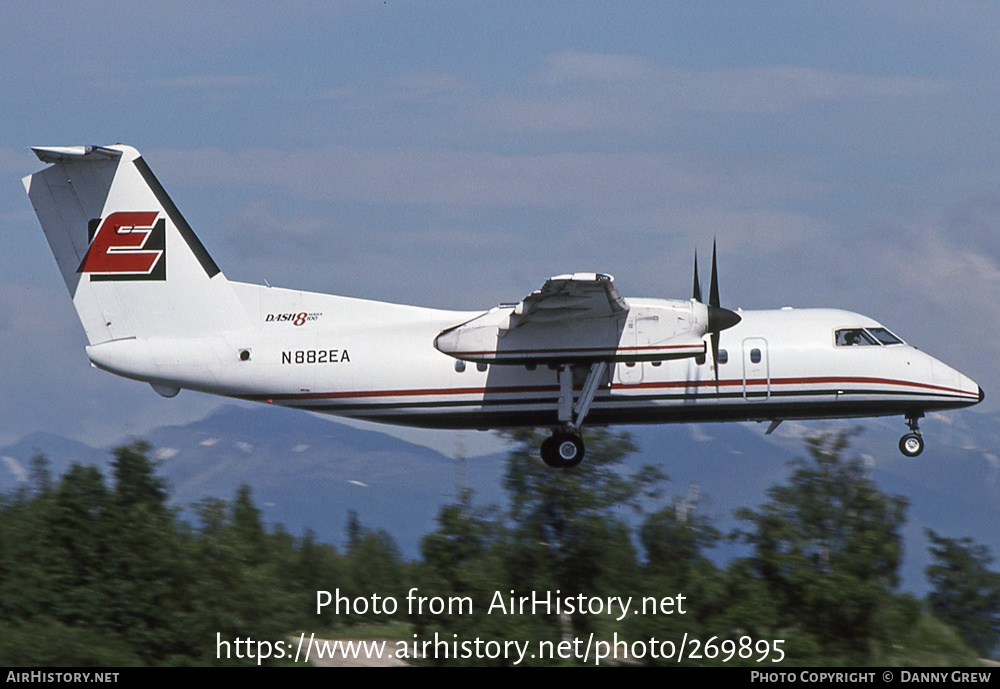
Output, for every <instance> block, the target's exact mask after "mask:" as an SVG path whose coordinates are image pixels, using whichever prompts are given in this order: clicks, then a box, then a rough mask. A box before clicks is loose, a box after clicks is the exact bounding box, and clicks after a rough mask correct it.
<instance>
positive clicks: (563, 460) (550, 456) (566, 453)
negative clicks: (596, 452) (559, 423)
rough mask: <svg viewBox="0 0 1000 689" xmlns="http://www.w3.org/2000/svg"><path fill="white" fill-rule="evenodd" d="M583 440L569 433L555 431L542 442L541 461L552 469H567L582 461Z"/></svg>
mask: <svg viewBox="0 0 1000 689" xmlns="http://www.w3.org/2000/svg"><path fill="white" fill-rule="evenodd" d="M584 451H585V448H584V446H583V438H581V437H580V435H579V434H578V433H573V432H570V431H558V430H557V431H555V432H554V433H553V434H552V435H551V436H549V437H548V438H546V439H545V440H544V441H543V442H542V447H541V454H542V461H543V462H545V463H546V464H547V465H548V466H550V467H552V468H554V469H569V468H571V467H575V466H576V465H577V464H579V463H580V462H582V461H583V455H584Z"/></svg>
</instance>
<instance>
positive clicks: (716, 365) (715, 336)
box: [712, 330, 719, 392]
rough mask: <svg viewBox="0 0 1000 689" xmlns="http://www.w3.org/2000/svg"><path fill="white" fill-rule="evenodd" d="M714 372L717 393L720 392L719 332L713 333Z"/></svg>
mask: <svg viewBox="0 0 1000 689" xmlns="http://www.w3.org/2000/svg"><path fill="white" fill-rule="evenodd" d="M712 370H713V371H715V391H716V392H718V391H719V331H718V330H716V331H715V332H713V333H712Z"/></svg>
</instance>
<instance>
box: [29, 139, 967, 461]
mask: <svg viewBox="0 0 1000 689" xmlns="http://www.w3.org/2000/svg"><path fill="white" fill-rule="evenodd" d="M32 150H33V151H34V152H35V154H36V155H37V156H38V157H39V159H41V160H42V161H43V162H45V163H52V165H51V167H48V168H46V169H44V170H42V171H41V172H37V173H35V174H34V175H30V176H28V177H26V178H25V179H24V185H25V188H26V189H27V192H28V196H29V198H30V200H31V203H32V205H33V206H34V208H35V212H36V213H37V215H38V219H39V222H40V223H41V225H42V229H43V230H44V231H45V236H46V237H47V239H48V242H49V245H50V246H51V247H52V252H53V253H54V254H55V257H56V262H57V263H58V265H59V269H60V270H61V271H62V276H63V279H64V280H65V281H66V285H67V287H68V288H69V292H70V294H71V295H72V297H73V303H74V305H75V307H76V310H77V313H78V314H79V317H80V320H81V322H82V323H83V328H84V330H85V331H86V334H87V339H88V340H89V343H90V345H89V346H88V347H87V355H88V356H89V357H90V361H91V362H92V363H93V365H94V366H97V367H98V368H101V369H104V370H106V371H110V372H111V373H115V374H118V375H120V376H125V377H126V378H132V379H135V380H140V381H144V382H147V383H149V384H150V385H152V387H153V389H154V390H156V391H157V392H158V393H160V394H161V395H164V396H166V397H173V396H174V395H176V394H177V393H178V391H179V390H180V389H182V388H185V389H190V390H198V391H201V392H207V393H212V394H216V395H225V396H228V397H235V398H240V399H246V400H256V401H261V402H268V403H271V404H278V405H283V406H288V407H297V408H301V409H308V410H311V411H315V412H323V413H328V414H336V415H340V416H345V417H353V418H358V419H367V420H371V421H379V422H385V423H395V424H405V425H412V426H423V427H431V428H480V429H491V428H501V427H513V426H544V427H550V428H552V429H553V430H552V435H551V436H550V437H549V438H548V439H547V440H546V441H545V442H543V443H542V446H541V456H542V459H543V460H544V461H545V462H546V463H547V464H549V465H550V466H554V467H570V466H575V465H576V464H578V463H579V462H580V460H581V459H582V458H583V455H584V443H583V440H582V438H581V434H580V433H581V428H582V427H583V425H584V422H585V421H586V422H587V423H589V424H596V425H606V424H615V423H671V422H688V421H696V422H703V421H748V420H751V421H769V422H770V426H769V428H768V430H767V432H768V433H770V432H771V431H773V430H774V429H775V428H776V427H777V426H778V424H779V423H781V422H782V421H783V420H784V419H820V418H842V417H866V416H889V415H901V416H903V417H905V419H906V422H907V424H908V426H909V428H910V432H909V433H907V434H906V435H904V436H903V437H902V439H901V440H900V442H899V448H900V450H901V451H902V452H903V454H905V455H907V456H910V457H914V456H916V455H919V454H920V453H921V452H922V451H923V448H924V441H923V438H922V437H921V434H920V430H919V427H918V420H919V419H920V418H921V417H923V416H924V414H925V413H927V412H929V411H936V410H943V409H955V408H958V407H967V406H970V405H973V404H976V403H978V402H981V401H982V399H983V391H982V388H980V387H979V386H978V385H977V384H976V383H975V382H973V381H972V380H971V379H969V378H968V377H966V376H964V375H962V374H961V373H959V372H958V371H956V370H955V369H953V368H950V367H949V366H946V365H945V364H943V363H941V362H940V361H938V360H937V359H934V358H933V357H931V356H928V355H927V354H924V353H923V352H920V351H918V350H917V349H916V348H914V347H912V346H909V345H907V344H906V343H904V342H903V341H902V340H900V339H899V338H898V337H896V336H895V335H894V334H892V333H891V332H889V330H887V329H886V328H885V327H883V326H882V325H880V324H879V323H877V322H875V321H873V320H872V319H870V318H866V317H865V316H861V315H858V314H856V313H850V312H847V311H838V310H830V309H791V308H784V309H781V310H771V311H740V312H739V313H737V312H733V311H730V310H728V309H725V308H722V307H721V306H720V300H719V287H718V273H717V270H716V260H715V252H714V249H713V256H712V278H711V288H710V296H709V302H708V304H705V303H703V302H702V298H701V288H700V286H699V283H698V267H697V258H696V260H695V279H694V295H693V298H692V299H689V300H683V301H682V300H677V301H674V300H665V299H628V300H626V299H624V298H623V297H622V296H621V295H620V294H619V293H618V290H617V289H615V286H614V281H613V279H612V278H611V276H609V275H602V274H598V273H573V274H568V275H558V276H556V277H553V278H550V279H549V280H548V281H546V282H545V284H544V285H543V286H542V288H541V289H539V290H537V291H535V292H532V293H531V294H529V295H528V296H527V297H525V298H524V299H522V300H521V301H520V302H517V303H511V304H500V305H499V306H496V307H494V308H492V309H489V310H487V311H484V312H483V311H474V312H457V311H444V310H437V309H428V308H420V307H415V306H401V305H396V304H387V303H382V302H375V301H366V300H362V299H353V298H348V297H339V296H333V295H327V294H315V293H311V292H299V291H294V290H287V289H279V288H274V287H270V286H261V285H250V284H244V283H239V282H230V281H229V280H227V279H226V278H225V276H224V275H223V274H222V272H221V271H220V270H219V268H218V266H217V265H216V264H215V262H214V261H213V260H212V258H211V257H210V256H209V255H208V252H207V251H206V250H205V247H204V246H202V244H201V242H200V241H199V240H198V238H197V237H196V236H195V234H194V232H193V231H192V230H191V227H190V226H189V225H188V224H187V222H186V221H185V220H184V218H183V217H182V216H181V214H180V212H179V211H178V210H177V207H176V206H174V204H173V202H172V201H171V200H170V197H169V196H167V193H166V192H165V191H164V190H163V187H162V186H160V183H159V182H158V181H157V180H156V178H155V177H154V176H153V173H152V172H151V171H150V169H149V167H148V166H147V165H146V163H145V161H144V160H143V159H142V157H141V156H140V155H139V152H138V151H137V150H136V149H134V148H131V147H129V146H121V145H114V146H104V147H102V146H68V147H38V148H34V149H32Z"/></svg>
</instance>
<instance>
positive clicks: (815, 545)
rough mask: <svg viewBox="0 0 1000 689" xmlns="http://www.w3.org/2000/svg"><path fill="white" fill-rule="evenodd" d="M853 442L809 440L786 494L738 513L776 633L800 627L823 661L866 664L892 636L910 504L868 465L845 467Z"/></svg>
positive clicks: (852, 461) (777, 490) (842, 437)
mask: <svg viewBox="0 0 1000 689" xmlns="http://www.w3.org/2000/svg"><path fill="white" fill-rule="evenodd" d="M849 440H850V434H848V433H837V434H830V433H826V434H822V435H820V436H816V437H813V438H809V439H808V440H807V445H808V450H809V455H810V458H809V459H808V460H803V459H799V460H796V461H795V462H793V466H794V471H793V472H792V475H791V478H790V480H789V483H788V485H783V486H777V487H774V488H771V489H770V490H769V491H768V495H769V496H770V501H769V502H768V503H767V504H765V505H763V506H762V507H760V508H759V509H758V510H750V509H743V510H740V511H738V512H737V516H739V518H740V519H742V520H744V521H746V522H749V524H750V527H751V528H750V529H749V530H748V531H745V532H743V533H742V537H743V538H744V539H745V541H746V542H747V543H749V544H751V545H752V546H753V549H754V553H753V556H752V571H753V572H754V574H755V575H756V576H757V577H759V578H760V579H761V580H762V582H763V584H764V586H765V589H766V594H767V600H768V601H769V602H770V604H771V605H772V606H773V607H774V610H775V612H776V613H777V620H776V622H777V624H779V625H781V626H782V627H784V628H797V629H799V630H801V631H803V632H805V633H806V634H808V635H810V636H811V637H812V638H813V639H815V640H816V643H817V644H818V645H819V647H821V648H822V649H823V650H824V652H825V653H834V654H838V655H840V656H841V657H846V658H852V659H854V660H855V661H857V662H862V661H864V660H865V659H866V658H868V657H869V656H870V653H871V649H872V643H873V642H875V641H881V640H884V639H885V638H886V637H887V635H888V630H887V629H886V628H885V620H887V619H891V618H892V616H891V615H888V614H887V611H886V608H887V606H890V607H891V606H892V605H894V603H895V600H894V598H893V596H892V594H893V592H894V590H895V588H896V586H897V583H898V568H899V564H900V561H901V558H902V535H901V533H900V529H901V527H902V526H903V524H904V521H905V512H906V506H907V501H906V499H905V498H903V497H902V496H898V495H896V496H889V495H885V494H883V493H882V492H880V491H879V490H878V488H877V487H876V486H875V484H874V483H873V482H872V480H871V479H870V477H869V475H868V469H867V468H866V466H865V464H864V462H862V460H860V459H858V458H846V457H845V453H846V451H847V448H848V445H849Z"/></svg>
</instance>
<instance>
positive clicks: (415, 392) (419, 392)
mask: <svg viewBox="0 0 1000 689" xmlns="http://www.w3.org/2000/svg"><path fill="white" fill-rule="evenodd" d="M745 384H746V385H747V386H761V385H768V380H767V379H766V378H758V379H748V380H747V381H745ZM817 384H826V385H830V384H854V385H857V384H870V385H894V386H903V387H909V388H919V389H923V390H933V391H936V392H942V393H948V394H954V395H960V396H962V397H969V398H970V399H971V398H975V397H977V396H978V392H968V391H965V390H958V389H956V388H949V387H944V386H940V385H931V384H930V383H919V382H915V381H909V380H893V379H890V378H867V377H848V376H824V377H815V378H775V379H773V380H771V381H770V385H771V387H776V386H788V385H817ZM743 385H744V380H743V379H742V378H737V379H735V380H732V379H731V380H720V381H719V386H720V387H743ZM714 386H715V381H714V380H711V379H710V380H695V381H668V382H650V383H635V384H632V385H627V384H618V385H614V386H613V389H618V390H636V389H640V390H650V389H678V388H691V387H696V388H697V387H714ZM576 389H580V386H577V388H576ZM558 390H559V386H558V385H522V386H508V387H498V388H487V387H467V388H424V389H411V390H360V391H356V392H303V393H292V394H277V395H254V396H253V399H265V398H266V399H271V400H291V399H351V398H361V399H364V398H372V397H437V396H443V395H484V394H486V393H493V394H516V393H542V392H558ZM812 392H815V393H817V394H824V393H829V392H831V391H830V390H813V391H812Z"/></svg>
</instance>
